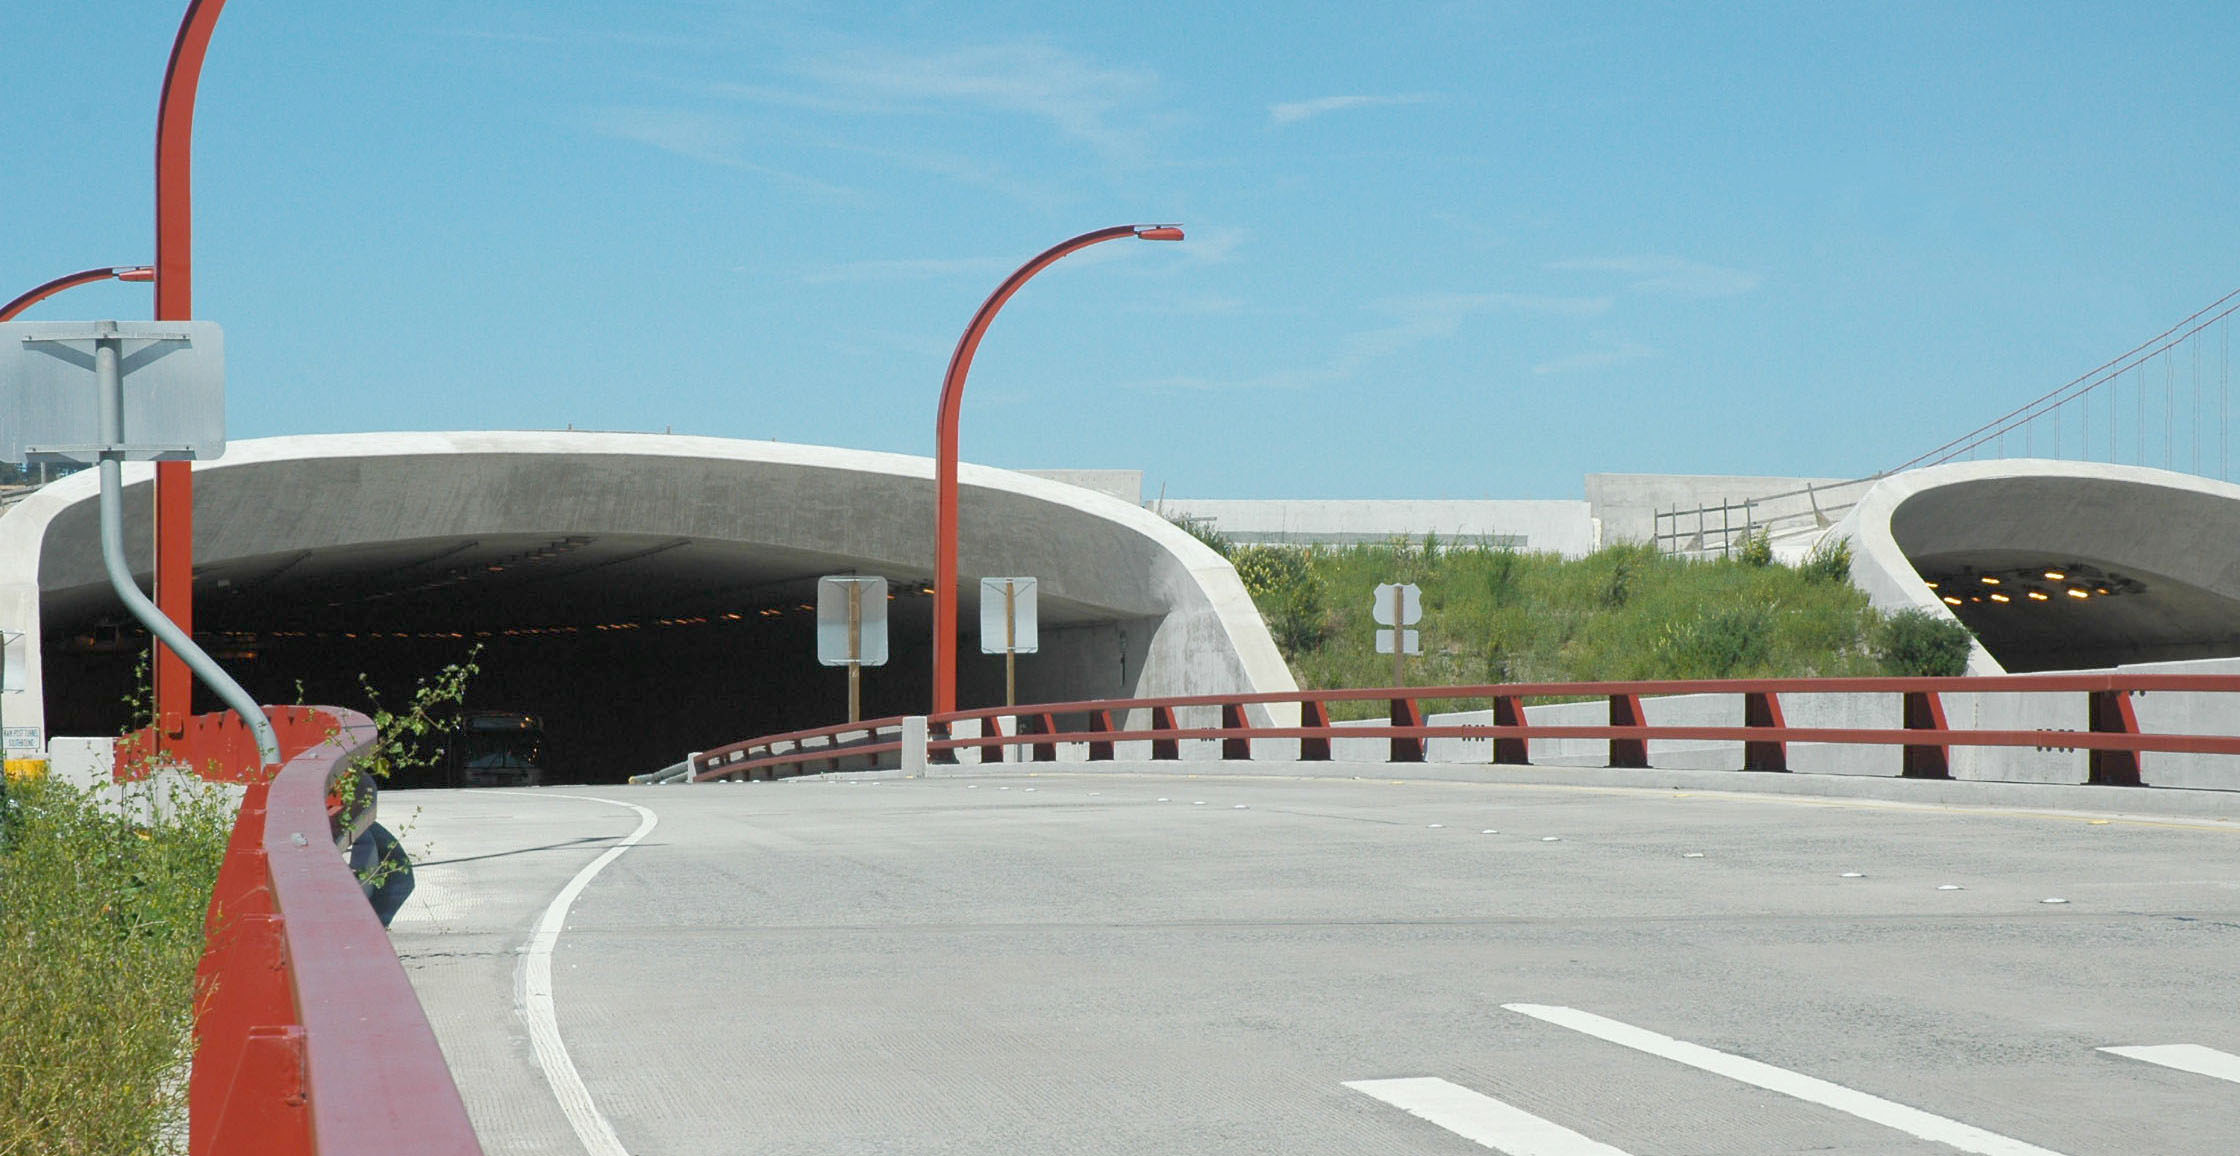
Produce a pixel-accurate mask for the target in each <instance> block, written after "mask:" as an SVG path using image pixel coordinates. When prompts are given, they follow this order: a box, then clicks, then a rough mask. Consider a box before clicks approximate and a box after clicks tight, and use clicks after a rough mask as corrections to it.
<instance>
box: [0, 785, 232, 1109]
mask: <svg viewBox="0 0 2240 1156" xmlns="http://www.w3.org/2000/svg"><path fill="white" fill-rule="evenodd" d="M186 793H187V792H181V793H180V794H181V796H184V795H185V794H186ZM175 797H176V796H175ZM0 807H4V808H6V809H7V811H8V819H7V821H6V829H7V839H6V842H5V844H4V845H0V1152H6V1153H15V1152H24V1153H32V1152H72V1153H75V1152H85V1153H93V1152H104V1153H106V1152H120V1153H121V1152H134V1153H140V1152H168V1151H174V1150H177V1149H178V1148H180V1147H183V1146H182V1145H180V1144H179V1143H178V1139H179V1137H178V1125H179V1122H180V1121H181V1119H183V1113H184V1103H183V1101H184V1098H185V1083H184V1080H183V1079H182V1077H183V1075H184V1066H185V1063H186V1059H187V1055H188V1052H187V1041H188V1030H189V1028H190V1026H191V1023H192V1010H193V1007H194V973H195V964H196V962H197V960H198V959H199V958H200V956H201V953H202V921H203V915H204V911H205V909H206V908H207V907H208V905H209V902H210V891H211V888H212V887H213V885H214V884H215V883H216V881H217V872H218V863H219V861H220V860H221V859H223V858H224V855H225V843H226V836H227V833H228V832H229V831H230V830H231V827H232V811H233V808H232V807H231V805H230V804H229V803H228V802H227V799H226V796H224V795H223V794H221V793H220V792H218V791H215V790H209V791H204V792H201V793H200V794H199V795H197V796H195V797H194V798H192V799H191V800H188V801H186V802H184V803H183V804H182V805H181V806H180V807H179V808H178V810H177V812H176V813H175V814H174V815H173V816H172V817H170V818H167V819H163V820H161V821H158V822H156V823H154V824H152V825H143V824H140V823H136V822H133V821H131V820H129V819H126V818H122V817H119V816H118V815H117V814H115V813H113V808H103V807H102V806H100V805H98V804H97V803H96V801H95V799H94V797H93V796H91V795H90V794H88V793H86V792H83V791H79V790H76V789H74V788H71V787H69V786H67V785H65V784H62V783H59V782H55V781H52V780H32V781H29V782H19V783H13V784H9V786H8V788H7V796H6V798H5V799H4V800H0Z"/></svg>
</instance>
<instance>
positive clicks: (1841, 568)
mask: <svg viewBox="0 0 2240 1156" xmlns="http://www.w3.org/2000/svg"><path fill="white" fill-rule="evenodd" d="M1797 573H1799V574H1801V575H1803V576H1804V580H1805V581H1807V582H1849V581H1851V540H1850V539H1849V538H1838V537H1835V536H1834V535H1830V536H1828V537H1825V538H1822V539H1820V544H1819V545H1817V546H1814V547H1813V548H1812V553H1810V554H1808V555H1806V556H1805V560H1804V561H1803V562H1802V563H1800V564H1799V565H1798V566H1797Z"/></svg>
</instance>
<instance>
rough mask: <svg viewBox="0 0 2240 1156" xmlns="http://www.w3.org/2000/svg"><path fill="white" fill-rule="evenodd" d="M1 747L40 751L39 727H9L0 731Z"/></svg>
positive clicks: (12, 749) (13, 749) (33, 751)
mask: <svg viewBox="0 0 2240 1156" xmlns="http://www.w3.org/2000/svg"><path fill="white" fill-rule="evenodd" d="M0 749H5V750H11V751H31V752H32V753H34V754H36V753H38V750H39V728H38V727H9V728H7V729H6V730H5V731H0Z"/></svg>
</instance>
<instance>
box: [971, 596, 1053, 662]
mask: <svg viewBox="0 0 2240 1156" xmlns="http://www.w3.org/2000/svg"><path fill="white" fill-rule="evenodd" d="M1036 585H1037V583H1036V582H1035V580H1034V579H1032V578H982V579H981V580H980V653H982V654H1002V653H1003V652H1004V651H1005V650H1006V649H1008V650H1010V652H1011V653H1013V654H1033V653H1034V652H1035V651H1036V650H1037V649H1038V648H1039V647H1040V646H1041V639H1040V637H1039V636H1038V633H1037V631H1036V627H1037V625H1038V623H1037V622H1036V620H1035V619H1036V606H1035V603H1036V601H1037V600H1036V597H1035V587H1036ZM1006 586H1008V587H1009V588H1010V590H1011V597H1010V602H1011V610H1012V617H1011V640H1010V642H1011V644H1010V646H1009V647H1006V646H1005V645H1004V636H1003V624H1004V616H1003V610H1004V601H1005V599H1004V589H1005V587H1006Z"/></svg>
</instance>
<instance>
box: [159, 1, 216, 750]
mask: <svg viewBox="0 0 2240 1156" xmlns="http://www.w3.org/2000/svg"><path fill="white" fill-rule="evenodd" d="M225 6H226V0H188V3H187V12H186V15H185V16H183V17H181V18H180V20H179V35H178V38H177V39H175V40H173V41H172V42H171V62H170V64H169V65H168V66H167V67H166V68H165V70H164V74H163V99H162V103H161V104H159V105H158V106H157V110H156V318H155V319H156V320H158V321H191V320H193V319H194V212H193V203H192V192H193V184H194V182H193V162H194V95H195V87H196V85H198V84H199V83H201V80H202V57H203V55H204V53H206V52H207V51H208V50H209V48H210V33H211V31H212V30H213V29H214V28H216V27H217V24H218V14H219V13H220V12H221V11H223V10H224V9H225ZM192 466H193V463H191V462H157V463H156V517H155V525H156V591H155V593H156V596H155V603H156V608H157V609H159V610H161V611H163V614H164V616H165V617H167V618H169V619H171V621H173V622H174V623H177V624H178V626H179V629H180V630H181V631H184V632H185V633H186V634H187V636H188V637H190V638H191V637H193V635H194V474H193V473H192ZM154 682H155V698H156V704H155V705H156V728H157V731H158V733H159V734H162V735H180V734H184V733H185V732H186V726H187V716H188V715H190V714H193V713H194V682H193V675H192V674H191V673H190V672H189V671H188V670H187V663H186V660H185V659H182V658H180V657H179V656H178V655H176V654H173V653H172V652H171V651H170V650H169V649H168V648H166V647H163V646H161V645H159V646H157V647H156V658H155V679H154Z"/></svg>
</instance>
